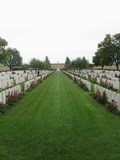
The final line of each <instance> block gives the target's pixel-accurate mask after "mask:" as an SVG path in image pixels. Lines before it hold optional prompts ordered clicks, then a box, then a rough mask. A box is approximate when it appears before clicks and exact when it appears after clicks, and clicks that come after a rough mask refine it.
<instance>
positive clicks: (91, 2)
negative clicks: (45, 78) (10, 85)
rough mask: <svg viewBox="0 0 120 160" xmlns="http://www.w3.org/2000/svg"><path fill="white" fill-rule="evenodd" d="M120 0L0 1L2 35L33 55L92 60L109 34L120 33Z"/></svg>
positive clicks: (26, 54) (23, 53) (53, 59)
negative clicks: (99, 44)
mask: <svg viewBox="0 0 120 160" xmlns="http://www.w3.org/2000/svg"><path fill="white" fill-rule="evenodd" d="M119 16H120V0H0V37H2V38H4V39H6V40H7V41H8V45H9V47H12V48H17V49H18V50H19V51H20V54H21V56H22V57H23V62H29V61H30V59H31V58H33V57H35V58H39V59H41V60H44V58H45V56H48V57H49V59H50V61H51V62H54V63H55V62H57V61H59V62H64V61H65V59H66V56H68V57H69V58H70V59H71V60H72V59H75V58H77V57H83V56H85V57H86V58H87V59H88V60H89V61H90V62H91V61H92V56H93V55H94V53H95V51H96V49H97V44H98V43H99V42H100V41H102V40H103V38H104V37H105V35H106V34H108V33H110V34H111V35H113V34H116V33H119V32H120V19H119V18H120V17H119Z"/></svg>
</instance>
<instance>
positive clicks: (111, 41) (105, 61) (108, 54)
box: [93, 33, 120, 70]
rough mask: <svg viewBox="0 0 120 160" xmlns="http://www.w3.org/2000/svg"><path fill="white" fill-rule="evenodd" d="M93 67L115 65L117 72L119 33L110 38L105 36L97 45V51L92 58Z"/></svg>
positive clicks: (119, 63)
mask: <svg viewBox="0 0 120 160" xmlns="http://www.w3.org/2000/svg"><path fill="white" fill-rule="evenodd" d="M93 63H94V64H95V66H99V65H101V66H102V69H103V67H104V66H105V65H107V66H108V65H112V64H115V65H116V68H117V70H119V65H120V33H118V34H115V35H113V36H111V35H110V34H107V35H106V36H105V38H104V40H103V41H102V42H100V43H99V44H98V49H97V51H96V52H95V56H93Z"/></svg>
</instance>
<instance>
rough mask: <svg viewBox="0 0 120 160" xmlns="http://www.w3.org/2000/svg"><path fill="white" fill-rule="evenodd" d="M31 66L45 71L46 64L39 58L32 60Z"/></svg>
mask: <svg viewBox="0 0 120 160" xmlns="http://www.w3.org/2000/svg"><path fill="white" fill-rule="evenodd" d="M30 66H31V67H32V68H34V69H37V70H42V69H44V62H42V61H40V60H39V59H37V58H32V59H31V61H30Z"/></svg>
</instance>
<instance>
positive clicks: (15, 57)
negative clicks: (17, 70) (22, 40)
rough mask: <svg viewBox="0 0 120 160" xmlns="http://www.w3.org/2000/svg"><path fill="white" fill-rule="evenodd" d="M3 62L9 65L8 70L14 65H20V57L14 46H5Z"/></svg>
mask: <svg viewBox="0 0 120 160" xmlns="http://www.w3.org/2000/svg"><path fill="white" fill-rule="evenodd" d="M5 63H6V64H7V65H8V66H9V68H10V70H12V68H13V67H15V66H21V65H22V57H21V56H20V53H19V51H18V50H17V49H16V48H13V49H12V48H7V50H6V58H5Z"/></svg>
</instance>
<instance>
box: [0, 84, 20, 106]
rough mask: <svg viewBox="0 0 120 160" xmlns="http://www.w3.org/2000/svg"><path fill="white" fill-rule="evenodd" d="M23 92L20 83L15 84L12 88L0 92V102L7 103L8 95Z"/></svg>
mask: <svg viewBox="0 0 120 160" xmlns="http://www.w3.org/2000/svg"><path fill="white" fill-rule="evenodd" d="M20 93H21V87H20V85H17V86H14V87H12V88H9V89H6V90H4V91H2V92H0V103H3V104H6V100H7V97H8V96H14V95H15V94H17V95H18V94H20Z"/></svg>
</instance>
